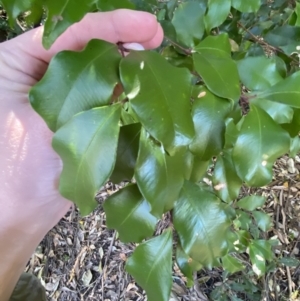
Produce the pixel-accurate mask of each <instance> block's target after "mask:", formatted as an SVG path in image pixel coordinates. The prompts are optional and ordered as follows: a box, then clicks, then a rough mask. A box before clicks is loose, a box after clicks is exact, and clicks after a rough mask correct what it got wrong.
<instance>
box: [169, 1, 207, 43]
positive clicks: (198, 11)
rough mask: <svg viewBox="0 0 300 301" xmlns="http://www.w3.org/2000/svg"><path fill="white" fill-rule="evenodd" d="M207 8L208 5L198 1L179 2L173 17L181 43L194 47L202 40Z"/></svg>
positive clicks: (178, 39)
mask: <svg viewBox="0 0 300 301" xmlns="http://www.w3.org/2000/svg"><path fill="white" fill-rule="evenodd" d="M205 10H206V6H205V5H204V4H203V3H201V2H198V1H189V2H184V3H181V4H179V6H178V8H177V9H176V10H175V12H174V17H173V19H172V24H173V25H174V28H175V30H176V34H177V41H178V42H179V43H182V44H184V45H186V46H188V47H193V46H194V45H195V43H197V42H199V41H200V40H201V38H202V36H203V34H204V30H205V26H204V21H203V19H204V13H205ZM187 16H189V17H188V18H187Z"/></svg>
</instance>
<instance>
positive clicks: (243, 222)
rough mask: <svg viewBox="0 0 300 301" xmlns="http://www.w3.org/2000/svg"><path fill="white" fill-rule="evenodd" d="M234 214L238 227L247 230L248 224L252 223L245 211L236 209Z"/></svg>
mask: <svg viewBox="0 0 300 301" xmlns="http://www.w3.org/2000/svg"><path fill="white" fill-rule="evenodd" d="M236 215H237V217H238V219H237V220H238V223H239V228H241V229H243V230H249V226H250V224H251V223H252V221H251V218H250V216H249V214H248V213H247V212H244V211H242V210H236Z"/></svg>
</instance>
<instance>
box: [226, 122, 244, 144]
mask: <svg viewBox="0 0 300 301" xmlns="http://www.w3.org/2000/svg"><path fill="white" fill-rule="evenodd" d="M241 117H242V116H241ZM241 117H240V118H241ZM238 135H239V132H238V129H237V127H236V125H235V123H234V120H233V118H227V119H226V130H225V145H224V149H230V148H233V146H234V144H235V142H236V139H237V137H238Z"/></svg>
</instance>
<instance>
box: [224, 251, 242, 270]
mask: <svg viewBox="0 0 300 301" xmlns="http://www.w3.org/2000/svg"><path fill="white" fill-rule="evenodd" d="M222 266H223V268H224V269H225V270H226V271H228V272H229V273H231V274H233V273H236V272H239V271H242V270H244V269H245V267H244V265H243V264H242V263H241V262H240V261H239V260H238V259H237V258H235V257H233V256H231V255H230V254H227V255H225V256H224V257H222Z"/></svg>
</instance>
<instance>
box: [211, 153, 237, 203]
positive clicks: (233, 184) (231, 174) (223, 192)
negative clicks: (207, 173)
mask: <svg viewBox="0 0 300 301" xmlns="http://www.w3.org/2000/svg"><path fill="white" fill-rule="evenodd" d="M212 181H213V185H214V189H215V192H216V194H217V195H218V196H219V198H221V199H222V200H223V201H225V202H227V203H231V202H232V201H233V200H234V199H236V198H237V197H238V195H239V192H240V188H241V186H242V180H241V179H240V178H239V177H238V175H237V173H236V170H235V167H234V165H233V162H232V158H231V151H223V154H221V155H219V156H218V157H217V162H216V165H215V168H214V173H213V180H212Z"/></svg>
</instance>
